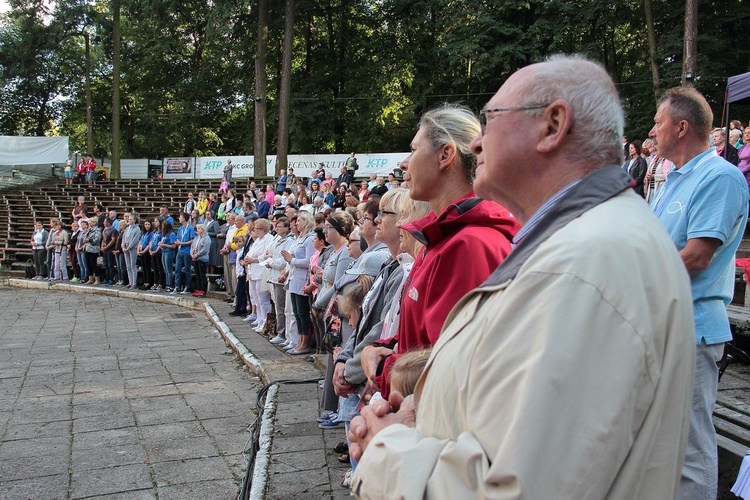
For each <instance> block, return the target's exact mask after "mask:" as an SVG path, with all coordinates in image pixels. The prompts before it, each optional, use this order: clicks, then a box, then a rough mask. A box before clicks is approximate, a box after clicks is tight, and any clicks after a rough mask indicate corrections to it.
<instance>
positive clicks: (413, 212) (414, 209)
mask: <svg viewBox="0 0 750 500" xmlns="http://www.w3.org/2000/svg"><path fill="white" fill-rule="evenodd" d="M430 212H432V205H430V204H429V203H428V202H426V201H417V200H412V199H411V198H408V197H407V198H404V199H403V200H402V201H401V218H400V219H399V222H400V223H401V224H408V223H409V222H414V221H415V220H417V219H421V218H422V217H425V216H427V214H429V213H430ZM409 240H410V241H411V248H407V249H406V251H407V253H408V254H409V255H412V256H415V255H417V254H418V253H419V251H420V250H421V249H422V247H423V246H424V244H422V243H421V242H420V241H419V240H418V239H416V238H414V237H413V236H410V238H409Z"/></svg>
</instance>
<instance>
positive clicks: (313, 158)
mask: <svg viewBox="0 0 750 500" xmlns="http://www.w3.org/2000/svg"><path fill="white" fill-rule="evenodd" d="M407 156H408V153H370V154H361V155H356V158H357V163H358V165H359V169H358V170H357V172H356V174H355V177H369V176H370V174H375V175H387V174H389V173H391V172H393V170H394V169H396V168H398V164H399V163H400V162H401V160H403V159H404V158H406V157H407ZM348 158H349V155H347V154H339V155H325V154H321V155H289V157H288V165H289V169H291V170H293V171H294V175H296V176H297V177H309V176H310V173H311V172H312V171H313V170H316V169H317V168H318V164H319V163H322V164H323V167H324V168H325V170H326V172H330V174H331V175H332V176H333V178H334V179H335V178H336V177H338V176H339V174H340V173H341V167H343V166H344V165H345V164H346V160H347V159H348ZM227 160H232V166H233V169H232V178H233V179H242V178H248V177H263V176H265V175H268V176H271V177H273V176H275V175H276V155H268V156H266V168H265V171H264V169H256V168H255V166H254V158H253V157H252V156H202V157H199V158H165V159H164V177H165V178H172V179H174V178H193V176H195V178H197V179H221V178H222V177H224V167H225V166H226V165H227ZM193 163H195V172H194V173H193V171H192V165H193Z"/></svg>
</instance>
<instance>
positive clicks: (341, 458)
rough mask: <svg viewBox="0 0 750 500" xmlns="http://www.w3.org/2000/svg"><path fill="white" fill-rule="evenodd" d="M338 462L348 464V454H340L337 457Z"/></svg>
mask: <svg viewBox="0 0 750 500" xmlns="http://www.w3.org/2000/svg"><path fill="white" fill-rule="evenodd" d="M338 461H339V463H341V464H348V463H349V452H346V453H342V454H341V455H339V458H338Z"/></svg>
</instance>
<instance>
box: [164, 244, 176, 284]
mask: <svg viewBox="0 0 750 500" xmlns="http://www.w3.org/2000/svg"><path fill="white" fill-rule="evenodd" d="M161 259H162V260H161V262H162V265H163V266H164V276H166V282H167V286H168V287H172V286H174V252H173V251H169V250H163V251H162V253H161Z"/></svg>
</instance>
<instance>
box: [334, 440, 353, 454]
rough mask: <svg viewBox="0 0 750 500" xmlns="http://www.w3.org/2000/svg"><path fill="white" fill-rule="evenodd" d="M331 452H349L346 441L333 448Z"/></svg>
mask: <svg viewBox="0 0 750 500" xmlns="http://www.w3.org/2000/svg"><path fill="white" fill-rule="evenodd" d="M333 451H335V452H336V453H346V452H347V451H349V444H348V443H347V442H346V441H341V442H340V443H338V444H337V445H336V446H334V447H333Z"/></svg>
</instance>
